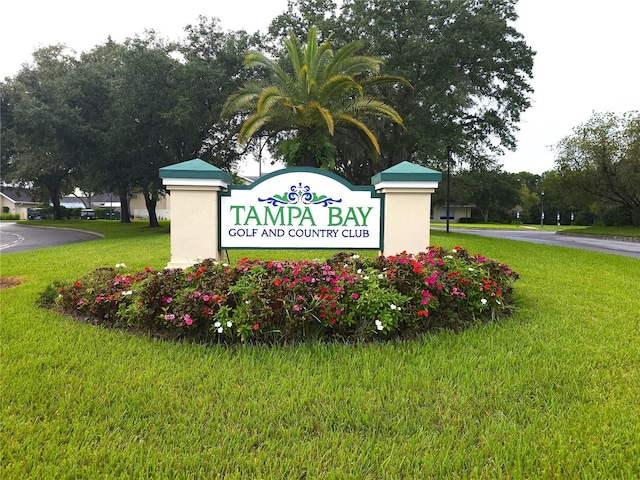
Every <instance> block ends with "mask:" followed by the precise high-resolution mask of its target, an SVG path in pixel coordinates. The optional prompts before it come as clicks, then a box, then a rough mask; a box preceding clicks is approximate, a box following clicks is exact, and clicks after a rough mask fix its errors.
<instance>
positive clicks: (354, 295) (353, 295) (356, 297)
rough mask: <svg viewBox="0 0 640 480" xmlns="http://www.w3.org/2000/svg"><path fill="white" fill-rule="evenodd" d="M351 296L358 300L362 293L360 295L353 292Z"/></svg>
mask: <svg viewBox="0 0 640 480" xmlns="http://www.w3.org/2000/svg"><path fill="white" fill-rule="evenodd" d="M351 296H352V297H353V299H354V300H357V299H358V297H359V296H360V295H358V294H357V293H352V294H351Z"/></svg>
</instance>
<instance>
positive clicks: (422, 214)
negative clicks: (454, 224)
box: [371, 162, 442, 255]
mask: <svg viewBox="0 0 640 480" xmlns="http://www.w3.org/2000/svg"><path fill="white" fill-rule="evenodd" d="M441 179H442V174H441V173H440V172H437V171H435V170H431V169H430V168H426V167H422V166H420V165H415V164H413V163H409V162H402V163H400V164H398V165H395V166H393V167H391V168H389V169H387V170H384V171H382V172H380V173H378V174H377V175H374V176H373V177H372V178H371V183H372V184H373V185H374V187H375V189H376V191H377V192H379V193H383V194H384V227H383V231H384V237H383V247H382V252H381V253H382V254H383V255H395V254H397V253H400V252H403V251H406V252H408V253H413V254H416V253H419V252H422V251H424V250H425V249H426V247H427V246H428V245H430V229H431V195H432V194H433V193H434V192H435V190H436V188H437V187H438V182H439V181H440V180H441Z"/></svg>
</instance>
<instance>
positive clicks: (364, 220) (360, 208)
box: [358, 207, 373, 227]
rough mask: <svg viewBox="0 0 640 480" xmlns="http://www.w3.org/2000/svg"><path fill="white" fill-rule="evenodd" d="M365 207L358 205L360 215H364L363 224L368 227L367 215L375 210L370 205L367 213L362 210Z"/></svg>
mask: <svg viewBox="0 0 640 480" xmlns="http://www.w3.org/2000/svg"><path fill="white" fill-rule="evenodd" d="M363 208H364V207H358V211H359V212H360V215H362V226H364V227H366V226H367V217H368V216H369V214H370V213H371V210H373V207H368V209H367V213H364V212H363V211H362V209H363Z"/></svg>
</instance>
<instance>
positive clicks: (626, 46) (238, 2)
mask: <svg viewBox="0 0 640 480" xmlns="http://www.w3.org/2000/svg"><path fill="white" fill-rule="evenodd" d="M286 6H287V0H233V1H228V0H180V1H179V2H171V3H168V4H166V6H163V5H162V4H161V3H160V2H157V0H155V1H150V0H128V1H124V0H111V1H109V2H87V1H86V0H83V1H78V0H57V1H51V0H35V1H29V0H21V1H11V2H4V6H3V7H1V8H0V13H1V14H2V28H0V78H3V79H4V77H6V76H13V75H15V74H16V73H17V72H18V70H19V69H20V66H21V65H22V64H23V63H25V62H29V61H31V53H32V52H33V51H34V50H35V49H36V48H39V47H42V46H47V45H52V44H56V43H64V44H66V45H67V46H69V47H71V48H72V49H74V50H76V51H77V52H82V51H88V50H90V49H91V48H93V47H94V46H95V45H98V44H100V43H103V42H104V41H105V40H106V39H107V37H108V36H109V35H110V36H111V37H112V38H113V39H114V40H117V41H122V40H124V39H125V38H126V37H132V36H134V35H135V34H137V33H142V32H143V31H144V30H145V29H153V30H155V31H156V32H158V33H160V34H161V35H163V36H165V37H168V38H171V39H177V38H179V37H181V36H182V33H183V27H184V26H185V25H187V24H189V23H195V22H196V21H197V17H198V15H205V16H208V17H212V16H215V17H218V18H220V20H221V24H222V28H224V29H226V30H239V29H245V30H247V31H249V32H254V31H257V30H262V31H264V30H265V29H266V27H267V25H268V24H269V22H270V21H271V19H273V18H274V17H275V16H276V15H278V14H280V13H282V12H283V11H285V10H286ZM517 11H518V14H519V16H520V19H519V20H518V22H517V23H516V28H517V29H518V30H519V31H520V32H521V33H522V34H523V35H524V36H525V39H526V41H527V43H528V44H529V45H530V46H531V47H532V48H533V49H534V50H535V51H536V52H537V55H536V57H535V64H534V78H533V82H532V85H533V87H534V89H535V93H534V94H533V97H532V101H533V106H532V108H530V109H529V110H527V111H526V112H525V113H524V115H523V116H522V121H521V124H520V131H519V132H518V134H517V139H518V148H517V150H516V152H509V153H507V154H506V155H505V156H504V157H502V158H501V159H500V163H502V164H503V165H504V168H505V170H507V171H510V172H519V171H522V170H525V171H529V172H532V173H542V172H544V171H547V170H550V169H551V168H553V153H552V152H551V150H550V149H549V147H550V146H551V145H554V144H556V143H557V142H558V141H559V140H561V139H562V138H563V137H564V136H566V135H569V134H571V130H572V128H573V127H575V126H577V125H579V124H581V123H584V122H586V121H587V120H588V119H589V117H590V116H591V114H592V112H603V111H613V112H626V111H630V110H640V88H639V87H638V85H639V84H640V61H639V60H638V58H639V57H640V54H639V53H638V52H639V51H640V36H639V34H638V31H637V28H638V25H637V23H638V19H640V1H639V0H608V1H606V2H603V1H588V0H520V2H519V3H518V9H517ZM252 163H254V162H250V164H249V165H248V167H247V170H248V171H247V173H255V172H254V171H257V168H255V165H252Z"/></svg>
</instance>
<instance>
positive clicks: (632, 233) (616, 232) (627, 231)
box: [562, 226, 640, 238]
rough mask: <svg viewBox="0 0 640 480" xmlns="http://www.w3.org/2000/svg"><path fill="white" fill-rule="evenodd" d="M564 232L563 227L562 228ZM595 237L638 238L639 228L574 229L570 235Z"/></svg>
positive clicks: (639, 235) (639, 236)
mask: <svg viewBox="0 0 640 480" xmlns="http://www.w3.org/2000/svg"><path fill="white" fill-rule="evenodd" d="M562 230H565V227H562ZM574 234H578V235H595V236H599V237H627V238H640V227H598V226H595V227H582V228H580V227H574V228H573V229H572V230H571V235H574Z"/></svg>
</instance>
